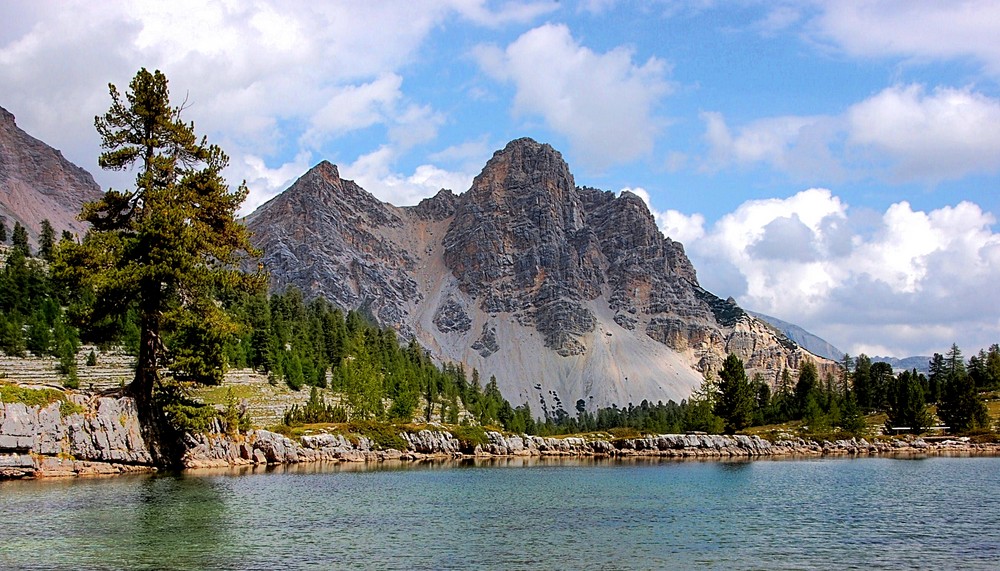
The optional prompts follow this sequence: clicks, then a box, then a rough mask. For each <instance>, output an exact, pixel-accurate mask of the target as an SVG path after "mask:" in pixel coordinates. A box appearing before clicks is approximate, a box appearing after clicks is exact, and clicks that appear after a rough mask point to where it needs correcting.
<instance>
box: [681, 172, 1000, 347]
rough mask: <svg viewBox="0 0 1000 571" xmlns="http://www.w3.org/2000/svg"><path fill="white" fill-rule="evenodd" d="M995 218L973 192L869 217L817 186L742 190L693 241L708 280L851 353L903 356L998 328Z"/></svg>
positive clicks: (999, 262) (996, 334)
mask: <svg viewBox="0 0 1000 571" xmlns="http://www.w3.org/2000/svg"><path fill="white" fill-rule="evenodd" d="M995 222H996V220H995V218H994V217H993V215H991V214H990V213H988V212H983V211H982V209H980V207H979V206H977V205H975V204H973V203H970V202H961V203H959V204H957V205H955V206H949V207H944V208H940V209H936V210H932V211H930V212H921V211H914V210H913V209H912V207H911V206H910V204H909V203H907V202H899V203H896V204H893V205H891V206H890V207H889V208H888V209H886V211H885V212H883V213H881V214H880V215H878V216H877V217H875V218H874V219H868V217H867V216H866V213H865V212H863V211H852V210H851V209H850V208H849V207H848V206H847V205H846V204H845V203H843V202H842V201H841V200H840V199H839V198H838V197H837V196H835V195H833V194H832V193H831V192H830V191H829V190H825V189H810V190H805V191H802V192H799V193H798V194H795V195H794V196H791V197H788V198H785V199H769V200H753V201H748V202H745V203H743V204H742V205H740V206H739V207H738V208H737V209H736V210H735V211H734V212H732V213H730V214H727V215H725V216H723V217H722V218H721V219H719V221H718V222H716V223H715V224H714V225H713V226H712V227H711V228H710V229H708V230H707V231H706V232H705V234H704V236H703V237H702V238H701V239H696V240H690V241H687V242H685V246H686V249H687V252H688V254H689V255H690V256H691V257H692V259H693V261H694V263H695V267H697V268H698V269H699V276H700V279H701V281H702V285H704V286H705V287H706V288H707V289H709V290H710V291H713V292H714V293H716V294H718V295H720V296H722V297H727V296H730V295H732V296H734V297H736V298H737V300H738V301H739V303H740V304H741V305H743V306H744V307H747V308H749V309H753V310H756V311H761V312H763V313H767V314H770V315H774V316H775V317H778V318H780V319H784V320H786V321H790V322H793V323H796V324H798V325H801V326H803V327H805V328H806V329H809V330H811V331H813V332H814V333H817V334H819V335H820V336H822V337H824V338H826V339H827V340H828V341H830V342H831V343H833V344H834V345H837V346H838V347H840V348H841V349H843V350H846V351H849V352H851V353H854V354H856V353H857V352H860V351H866V352H869V354H871V353H872V352H875V351H878V352H883V353H891V354H895V355H897V356H905V355H906V354H919V353H926V352H931V351H943V350H944V349H946V348H947V347H948V346H950V345H951V343H952V342H958V343H959V344H960V345H962V346H966V347H968V348H969V350H973V349H975V350H978V349H979V348H980V347H983V346H986V345H988V344H990V343H995V342H997V341H998V340H1000V339H998V338H1000V327H998V324H1000V293H998V290H997V289H996V287H995V284H996V283H998V282H1000V234H997V233H995V232H994V231H993V230H992V225H993V224H994V223H995ZM706 270H707V271H706Z"/></svg>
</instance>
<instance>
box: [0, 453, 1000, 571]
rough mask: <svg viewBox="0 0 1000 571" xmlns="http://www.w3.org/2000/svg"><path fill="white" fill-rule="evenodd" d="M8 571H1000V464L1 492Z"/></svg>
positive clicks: (130, 480) (278, 477) (87, 485)
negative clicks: (702, 570) (712, 570)
mask: <svg viewBox="0 0 1000 571" xmlns="http://www.w3.org/2000/svg"><path fill="white" fill-rule="evenodd" d="M0 568H2V569H359V568H370V569H470V568H474V569H690V568H717V569H998V568H1000V458H926V459H908V460H904V459H867V458H866V459H856V460H848V459H821V460H784V461H754V462H693V461H686V462H660V461H655V462H653V461H651V462H614V461H602V462H588V461H560V462H548V461H545V462H542V461H535V462H525V461H520V460H516V461H510V462H507V461H501V462H495V463H487V464H475V463H468V464H462V463H444V464H430V465H427V464H422V465H394V466H384V467H382V468H378V469H358V468H357V467H350V466H348V467H344V466H336V465H327V466H315V465H314V466H303V467H290V468H284V469H283V468H279V469H275V470H270V471H243V472H236V471H225V472H202V473H189V474H184V475H181V476H119V477H113V478H101V479H75V480H58V481H44V480H43V481H31V482H4V483H0Z"/></svg>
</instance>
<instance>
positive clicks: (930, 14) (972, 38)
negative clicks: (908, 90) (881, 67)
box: [807, 0, 1000, 74]
mask: <svg viewBox="0 0 1000 571" xmlns="http://www.w3.org/2000/svg"><path fill="white" fill-rule="evenodd" d="M819 6H820V9H821V13H820V15H819V16H817V17H816V18H814V19H813V20H812V21H811V22H810V24H809V26H808V28H807V29H808V30H809V31H810V32H811V33H812V34H813V35H815V36H816V37H817V38H819V39H822V40H825V41H827V42H829V43H831V44H833V45H834V46H836V47H837V48H839V49H841V50H843V51H845V52H847V53H848V54H851V55H854V56H864V57H877V58H884V57H905V58H916V59H922V60H926V59H936V60H942V59H955V58H974V59H975V60H977V61H979V62H981V63H982V65H983V66H984V67H985V69H986V70H987V71H989V72H990V73H993V74H997V73H1000V44H998V43H997V41H996V38H997V22H1000V4H997V3H996V2H994V1H992V0H963V1H962V2H960V3H953V2H936V1H934V0H881V1H878V2H842V1H840V0H824V1H822V2H820V3H819Z"/></svg>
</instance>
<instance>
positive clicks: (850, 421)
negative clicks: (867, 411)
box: [841, 391, 868, 436]
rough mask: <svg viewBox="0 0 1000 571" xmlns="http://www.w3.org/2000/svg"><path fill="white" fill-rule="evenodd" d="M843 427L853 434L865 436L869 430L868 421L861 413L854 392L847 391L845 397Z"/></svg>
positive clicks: (842, 415)
mask: <svg viewBox="0 0 1000 571" xmlns="http://www.w3.org/2000/svg"><path fill="white" fill-rule="evenodd" d="M841 418H842V420H841V428H843V429H844V430H845V431H846V432H847V433H849V434H851V435H853V436H864V435H865V433H866V432H867V431H868V423H866V422H865V417H864V416H863V415H862V414H861V408H860V407H859V406H858V401H857V399H856V398H854V392H853V391H851V392H849V393H847V395H846V396H845V397H844V411H843V413H842V414H841Z"/></svg>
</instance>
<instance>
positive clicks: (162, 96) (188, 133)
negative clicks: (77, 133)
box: [57, 69, 263, 414]
mask: <svg viewBox="0 0 1000 571" xmlns="http://www.w3.org/2000/svg"><path fill="white" fill-rule="evenodd" d="M109 88H110V92H111V108H110V109H109V110H108V112H107V113H105V114H104V115H101V116H98V117H96V118H95V120H94V124H95V126H96V128H97V132H98V134H100V136H101V146H102V148H103V149H104V151H105V152H103V153H102V154H101V155H100V157H99V159H98V164H100V166H101V168H104V169H108V170H125V169H130V168H135V169H136V171H137V174H136V179H135V188H134V189H132V190H125V191H122V190H109V191H108V192H107V193H105V194H104V196H103V197H102V198H101V199H100V200H97V201H95V202H91V203H88V204H86V205H84V208H83V213H82V214H81V218H82V219H83V220H86V221H87V222H90V224H91V230H90V231H89V232H88V233H87V235H86V236H85V237H84V240H83V242H82V244H73V243H72V242H63V243H61V244H60V248H61V249H62V251H61V252H60V255H59V258H60V259H59V260H58V264H57V266H58V267H59V269H60V271H63V272H66V273H68V274H69V277H70V278H76V279H77V280H79V281H80V282H82V283H83V284H84V285H87V286H89V287H90V288H92V290H93V292H94V293H95V296H96V298H97V302H96V304H95V306H94V313H95V317H101V316H107V315H118V316H121V315H124V314H125V312H126V311H127V310H128V309H129V308H135V310H136V312H137V315H138V318H139V331H140V343H139V353H138V359H137V362H136V370H135V378H134V380H133V381H132V382H131V384H129V385H128V386H127V387H126V392H127V393H128V394H130V395H131V396H133V397H134V398H135V399H136V403H137V405H138V408H139V411H140V413H141V414H142V413H144V412H145V413H150V412H152V395H153V389H154V387H155V386H157V385H158V384H159V381H160V369H161V367H169V368H170V370H171V371H172V372H173V374H174V376H175V377H177V378H179V379H186V380H196V381H201V382H208V383H218V382H221V380H222V374H223V366H224V365H225V357H224V353H223V344H224V343H225V340H226V339H227V337H228V336H229V335H231V334H232V333H234V332H236V329H237V328H236V324H235V322H234V321H233V319H232V318H231V317H230V316H229V315H228V314H227V313H226V312H225V311H224V310H223V309H222V308H221V304H219V303H217V302H216V296H217V295H218V294H219V293H221V292H222V291H224V290H227V289H228V290H233V289H235V290H247V291H252V290H255V289H257V288H259V287H261V285H262V284H263V280H262V276H260V275H259V274H247V273H244V272H243V271H241V270H240V264H241V262H244V261H245V260H246V258H248V257H253V256H256V255H258V254H257V252H256V251H255V250H254V249H253V247H252V246H251V244H250V241H249V234H248V232H247V230H246V228H245V227H244V226H242V225H241V224H239V223H237V222H236V220H235V212H236V209H237V208H238V207H239V205H240V203H242V202H243V199H244V198H245V197H246V195H247V188H246V185H245V184H241V185H240V186H239V187H237V189H236V190H235V191H233V192H231V191H230V189H229V187H228V185H227V184H226V181H225V179H224V178H223V177H222V171H223V169H225V167H226V165H227V164H228V160H229V159H228V157H226V155H225V153H223V152H222V150H221V149H220V148H219V147H218V146H216V145H209V144H208V143H207V140H206V139H205V138H202V139H201V140H200V141H199V140H198V138H197V137H196V135H195V132H194V123H185V122H183V121H182V120H181V117H180V116H181V112H182V111H183V106H181V107H172V106H171V104H170V98H169V91H168V89H167V78H166V77H165V76H164V75H163V74H162V73H161V72H159V71H155V72H152V73H150V72H149V71H147V70H146V69H141V70H139V72H138V73H137V74H136V75H135V77H134V78H133V79H132V81H131V82H130V83H129V88H128V91H126V93H125V97H124V99H123V98H122V97H121V95H120V94H119V92H118V89H117V88H116V87H115V86H114V85H109ZM165 339H169V342H170V345H171V346H169V347H168V344H167V342H166V341H165Z"/></svg>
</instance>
